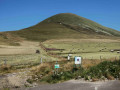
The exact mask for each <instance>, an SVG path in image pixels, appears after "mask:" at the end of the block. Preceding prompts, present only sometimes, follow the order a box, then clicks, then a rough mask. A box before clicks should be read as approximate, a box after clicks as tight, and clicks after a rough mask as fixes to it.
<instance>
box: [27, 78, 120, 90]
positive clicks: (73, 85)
mask: <svg viewBox="0 0 120 90" xmlns="http://www.w3.org/2000/svg"><path fill="white" fill-rule="evenodd" d="M25 90H120V81H119V80H112V81H98V82H87V81H81V80H70V81H67V82H63V83H58V84H48V85H40V86H37V87H32V88H27V89H25Z"/></svg>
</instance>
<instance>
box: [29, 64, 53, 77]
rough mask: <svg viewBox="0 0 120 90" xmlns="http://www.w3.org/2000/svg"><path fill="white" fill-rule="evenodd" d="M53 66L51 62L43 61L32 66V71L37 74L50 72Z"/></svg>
mask: <svg viewBox="0 0 120 90" xmlns="http://www.w3.org/2000/svg"><path fill="white" fill-rule="evenodd" d="M51 68H52V66H51V65H50V64H49V63H42V64H40V65H39V66H35V67H32V68H31V71H32V72H33V73H35V74H43V75H44V74H49V73H50V71H51Z"/></svg>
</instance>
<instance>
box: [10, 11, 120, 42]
mask: <svg viewBox="0 0 120 90" xmlns="http://www.w3.org/2000/svg"><path fill="white" fill-rule="evenodd" d="M10 33H12V34H16V35H19V36H21V37H24V38H26V39H29V40H41V41H44V40H48V39H61V38H78V39H80V38H108V37H119V36H120V32H119V31H116V30H114V29H111V28H107V27H104V26H102V25H100V24H98V23H96V22H94V21H91V20H89V19H86V18H83V17H80V16H78V15H75V14H72V13H61V14H57V15H54V16H52V17H49V18H47V19H45V20H44V21H42V22H40V23H38V24H37V25H34V26H31V27H29V28H25V29H22V30H19V31H12V32H10Z"/></svg>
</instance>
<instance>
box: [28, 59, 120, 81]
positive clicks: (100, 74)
mask: <svg viewBox="0 0 120 90" xmlns="http://www.w3.org/2000/svg"><path fill="white" fill-rule="evenodd" d="M54 63H55V62H54ZM54 63H49V64H48V63H44V64H41V65H40V66H37V67H36V68H35V67H34V68H33V69H32V72H33V74H32V78H30V79H29V80H28V81H30V82H31V81H32V82H34V81H37V82H47V83H58V82H62V81H66V80H70V79H84V80H89V81H97V80H114V79H115V78H116V79H120V61H103V62H101V63H100V62H99V64H97V65H91V66H89V68H88V67H87V68H86V67H84V66H85V64H83V65H82V66H75V65H74V62H73V61H70V62H68V61H67V62H66V61H62V62H59V64H60V68H59V70H58V73H57V74H56V70H55V69H54Z"/></svg>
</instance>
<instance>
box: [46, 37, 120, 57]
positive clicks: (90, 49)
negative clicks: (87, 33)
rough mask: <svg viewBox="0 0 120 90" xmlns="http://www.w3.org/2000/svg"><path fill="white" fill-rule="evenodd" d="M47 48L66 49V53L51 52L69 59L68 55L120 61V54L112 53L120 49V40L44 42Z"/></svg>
mask: <svg viewBox="0 0 120 90" xmlns="http://www.w3.org/2000/svg"><path fill="white" fill-rule="evenodd" d="M44 45H45V47H47V48H57V49H65V50H64V51H50V52H51V53H56V54H57V55H60V56H63V57H67V56H68V54H72V58H74V56H81V57H82V58H83V59H119V56H120V53H117V52H116V51H115V52H111V51H110V50H112V49H120V41H119V40H110V39H81V40H80V39H61V40H50V41H46V42H44Z"/></svg>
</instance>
